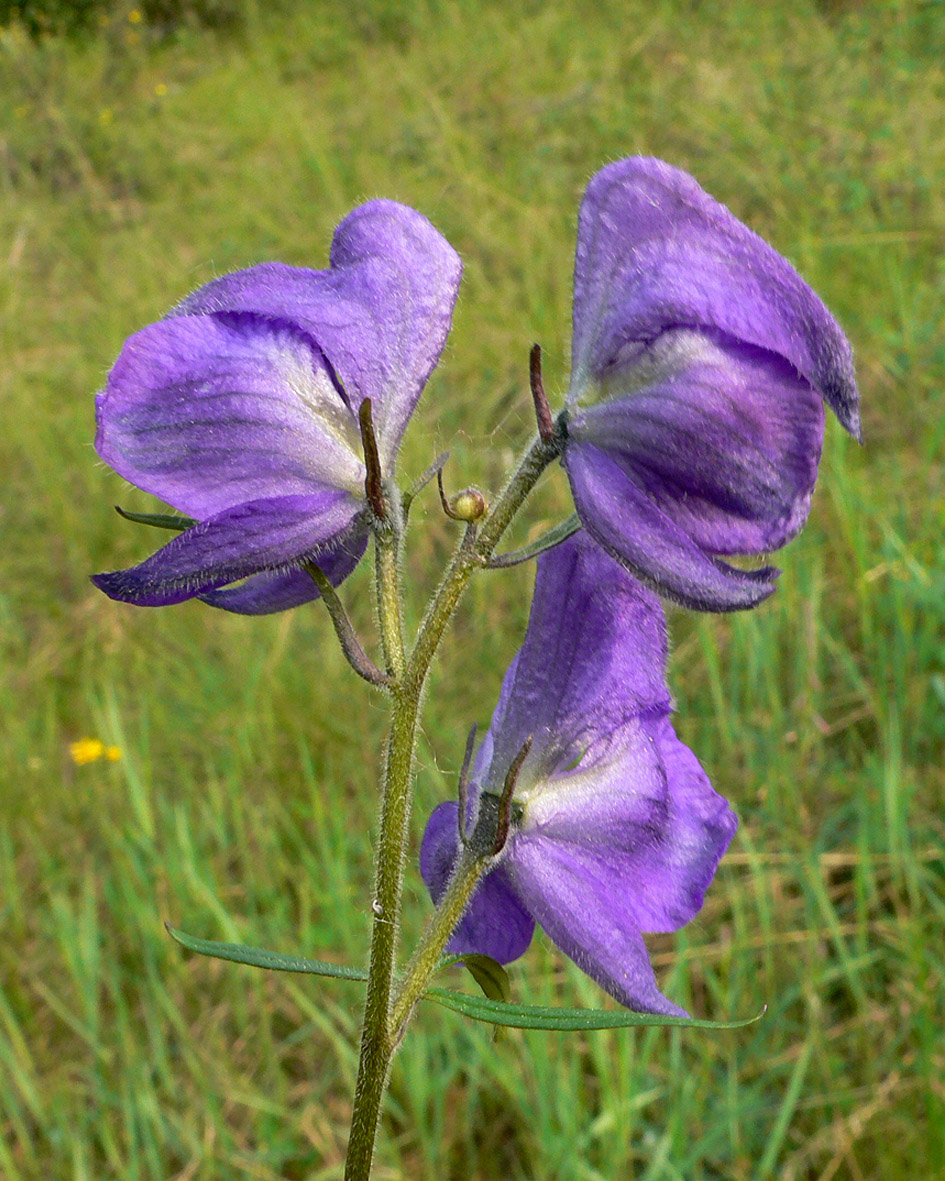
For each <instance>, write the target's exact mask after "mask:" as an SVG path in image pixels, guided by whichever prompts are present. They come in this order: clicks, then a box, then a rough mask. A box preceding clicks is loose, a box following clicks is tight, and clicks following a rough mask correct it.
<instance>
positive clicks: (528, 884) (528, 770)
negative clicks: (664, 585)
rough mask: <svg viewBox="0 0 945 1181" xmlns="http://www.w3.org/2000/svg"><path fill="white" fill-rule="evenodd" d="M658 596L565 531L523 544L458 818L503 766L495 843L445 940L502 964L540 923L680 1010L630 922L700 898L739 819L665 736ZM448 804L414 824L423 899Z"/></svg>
mask: <svg viewBox="0 0 945 1181" xmlns="http://www.w3.org/2000/svg"><path fill="white" fill-rule="evenodd" d="M665 665H666V625H665V620H664V617H663V612H662V608H661V606H660V603H659V600H658V599H657V598H656V597H655V596H654V595H653V594H651V593H650V592H649V591H647V590H646V589H645V588H644V587H642V586H641V585H640V584H639V583H638V582H637V581H636V580H635V579H634V578H632V577H631V576H630V575H629V574H627V572H626V571H625V570H624V569H622V567H621V566H619V565H618V564H617V563H616V562H614V561H613V560H612V559H611V558H609V557H608V556H607V555H606V554H605V553H603V551H602V550H601V549H600V548H599V547H598V546H596V545H594V544H593V543H591V542H590V541H589V540H588V539H587V536H586V534H585V533H584V532H583V531H581V532H579V533H577V534H575V535H574V536H573V537H572V538H570V539H569V540H568V541H566V542H564V543H562V544H561V545H559V546H558V547H556V548H555V549H552V550H549V551H547V552H546V553H544V554H542V556H541V557H540V558H539V559H538V570H537V575H536V579H535V597H534V600H533V603H532V609H531V616H530V618H529V622H528V629H527V632H526V635H525V642H524V644H523V645H522V648H521V650H520V651H519V653H518V655H517V656H516V657H515V659H514V661H513V662H512V665H511V666H510V668H509V670H508V672H507V673H506V675H505V679H504V681H503V683H502V691H501V694H500V696H499V703H498V705H497V706H496V710H495V713H494V715H493V718H492V723H491V725H490V728H489V731H488V732H487V734H486V736H485V738H484V740H483V742H482V745H481V747H480V749H479V752H478V754H477V758H476V762H475V766H474V770H473V774H472V778H471V783H470V791H469V796H468V805H467V809H466V815H465V816H464V818H463V826H462V827H463V833H464V838H468V837H470V835H471V834H472V833H473V832H474V831H475V827H476V823H477V819H478V817H479V816H480V814H482V813H483V811H484V807H483V805H484V801H486V800H487V797H492V804H493V806H494V800H495V797H497V796H499V795H501V792H502V789H503V785H504V783H505V781H506V776H507V775H508V772H509V768H510V766H511V765H512V763H513V761H514V760H515V758H516V755H518V754H519V753H520V752H521V750H522V748H523V747H524V745H525V743H526V742H527V740H528V739H529V738H531V746H530V748H529V751H528V754H527V756H526V757H525V760H524V762H523V763H522V765H521V768H520V770H519V772H518V776H517V778H516V780H515V788H514V795H513V797H512V812H511V815H512V822H511V828H510V833H509V837H508V840H507V841H506V844H505V846H504V848H503V849H502V851H501V852H500V853H499V855H498V857H497V858H496V860H495V862H494V863H493V864H494V867H493V868H492V869H491V871H490V872H489V873H488V876H486V877H485V878H484V879H483V880H482V882H481V883H480V885H479V887H478V888H477V890H476V893H475V894H474V895H473V898H472V900H471V902H470V905H469V907H468V909H467V911H466V913H465V914H464V916H463V918H462V919H461V921H460V923H459V924H458V926H457V928H456V930H455V932H454V934H453V936H452V939H451V942H450V945H449V950H450V951H451V952H454V953H456V954H463V953H464V952H465V953H472V952H479V953H481V954H485V955H491V956H492V957H493V958H495V959H497V960H499V961H500V962H502V963H508V962H509V961H510V960H513V959H515V958H517V957H518V956H520V955H521V954H522V953H523V952H524V951H525V949H526V948H527V947H528V944H529V942H530V940H531V937H532V932H533V930H534V926H535V923H536V922H537V923H539V924H540V925H541V927H542V928H543V929H544V930H545V932H546V933H547V934H548V935H549V936H550V937H551V939H552V940H553V941H554V942H555V943H556V944H557V945H558V947H560V948H561V950H562V951H563V952H564V953H565V954H566V955H568V956H570V958H571V959H573V960H574V962H575V963H576V964H577V965H578V966H579V967H580V968H581V969H582V970H583V971H584V972H586V973H587V974H588V975H589V976H590V977H592V978H593V979H594V980H596V981H597V982H598V984H600V985H601V986H602V987H603V988H604V989H606V990H607V992H609V993H610V994H611V995H612V996H614V997H616V999H617V1000H619V1001H620V1002H621V1003H622V1004H624V1005H627V1006H628V1007H629V1008H631V1009H635V1010H638V1011H641V1012H652V1013H663V1014H670V1015H673V1014H675V1015H679V1014H682V1013H683V1010H682V1009H680V1008H679V1007H678V1006H677V1005H675V1004H673V1003H672V1002H671V1001H669V1000H667V999H666V997H665V996H663V994H662V993H661V992H660V991H659V989H658V987H657V985H656V980H655V977H654V975H653V970H652V968H651V966H650V962H649V958H648V956H647V952H646V948H645V946H644V942H643V938H642V935H641V932H643V931H650V932H655V931H674V930H676V929H677V928H679V927H681V926H682V925H683V924H685V923H687V922H688V921H689V920H690V919H691V918H692V917H693V915H695V914H696V912H697V911H698V910H699V908H700V907H701V905H702V900H703V896H704V894H705V891H706V889H707V888H708V886H709V883H710V882H711V880H712V877H713V875H714V873H715V869H716V866H717V865H718V862H719V860H720V858H721V857H722V854H723V853H724V852H725V850H726V848H727V847H728V844H729V841H730V840H731V838H732V836H733V834H734V832H735V828H736V825H737V821H736V819H735V816H734V814H733V813H732V811H731V809H730V808H729V806H728V804H727V803H726V802H725V800H724V799H722V797H721V796H719V795H717V794H716V793H715V791H714V790H713V789H712V786H711V784H710V783H709V781H708V779H707V778H706V776H705V773H704V772H703V770H702V768H701V767H700V766H699V763H698V762H697V761H696V758H695V756H694V755H693V754H692V752H691V751H690V750H689V749H688V748H687V747H685V746H684V745H683V744H682V743H681V742H680V741H679V739H678V738H677V737H676V735H675V733H674V731H673V728H672V725H671V724H670V721H669V714H670V711H671V708H672V703H671V701H670V697H669V692H668V690H667V688H666V682H665ZM458 812H459V808H458V805H457V804H455V803H452V802H450V803H444V804H440V805H439V807H438V808H436V810H435V811H434V812H433V814H432V816H431V817H430V820H429V822H428V824H427V828H426V831H425V833H424V837H423V843H422V847H421V851H420V868H421V872H422V874H423V878H424V881H425V882H426V884H427V886H428V888H429V890H430V893H431V895H432V896H433V899H434V901H437V900H438V899H439V898H440V897H441V895H442V893H443V891H444V890H445V888H446V885H447V882H448V880H449V877H450V873H451V871H452V868H453V866H454V865H455V863H456V860H457V856H458V851H459V831H458V830H459V824H458V819H459V817H458Z"/></svg>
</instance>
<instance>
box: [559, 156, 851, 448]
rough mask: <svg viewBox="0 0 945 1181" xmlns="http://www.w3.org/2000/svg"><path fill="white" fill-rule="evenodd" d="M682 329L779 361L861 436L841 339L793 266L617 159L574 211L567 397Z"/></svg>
mask: <svg viewBox="0 0 945 1181" xmlns="http://www.w3.org/2000/svg"><path fill="white" fill-rule="evenodd" d="M679 327H690V328H700V329H709V330H717V331H719V332H722V333H724V334H725V335H726V336H728V337H730V338H731V339H732V340H733V341H739V342H742V343H744V344H749V345H754V346H756V347H757V348H760V349H765V350H767V351H769V352H772V353H775V354H777V355H778V356H780V357H782V358H783V359H784V360H785V361H787V362H788V363H789V364H790V365H792V366H793V368H794V369H795V370H796V371H797V372H798V373H799V374H800V375H801V376H802V377H803V378H804V379H805V380H806V381H808V382H809V383H810V385H811V386H812V387H813V388H814V389H815V390H817V391H818V392H819V393H820V394H821V395H822V397H823V398H824V399H825V401H826V402H827V403H828V405H830V406H831V407H832V408H833V410H834V411H835V413H836V414H837V417H838V418H839V419H840V421H841V423H842V424H843V425H844V427H846V429H847V430H848V431H850V433H851V434H853V435H854V436H855V437H856V438H859V437H860V420H859V411H858V405H857V392H856V381H855V377H854V373H853V359H852V354H851V351H850V345H849V342H848V341H847V339H846V337H845V336H844V334H843V332H842V331H841V329H840V327H839V325H838V324H837V322H836V321H835V320H834V318H833V317H832V316H831V315H830V313H829V312H828V311H827V309H826V307H825V306H824V304H823V303H822V301H821V300H820V298H819V297H818V296H817V295H816V294H815V293H814V292H813V291H812V290H811V288H810V287H808V285H807V284H806V283H805V282H804V281H803V279H802V278H801V277H800V275H798V273H797V272H796V271H795V270H794V268H793V267H792V266H791V265H790V263H788V262H787V260H786V259H784V258H782V257H781V256H780V255H779V254H778V253H777V252H776V251H775V250H773V249H772V248H771V247H770V246H769V245H768V244H767V243H766V242H764V241H763V240H762V239H761V238H759V237H758V236H757V235H756V234H754V233H753V232H752V231H751V230H749V229H748V227H747V226H745V225H743V224H742V223H741V222H740V221H738V219H737V218H736V217H734V216H733V214H732V213H731V212H730V211H729V210H728V209H726V208H725V206H724V205H721V204H719V202H718V201H715V200H714V199H713V198H712V197H710V196H709V195H708V193H706V192H705V191H704V190H703V189H702V188H700V186H699V185H698V184H697V183H696V181H695V180H693V178H692V177H691V176H689V175H688V174H687V173H685V172H682V171H681V170H679V169H678V168H673V167H671V166H670V165H668V164H665V163H663V162H662V161H660V160H654V159H649V158H646V157H634V158H631V159H628V160H621V161H619V162H618V163H616V164H611V165H609V166H608V167H606V168H604V169H602V170H601V171H600V172H598V173H597V175H596V176H595V177H594V178H593V179H592V180H591V183H590V184H589V185H588V188H587V193H586V195H585V197H584V201H583V204H582V206H581V212H580V218H579V224H578V244H577V255H576V261H575V270H574V340H573V347H572V356H573V360H572V365H573V373H572V383H571V392H570V394H569V400H571V401H574V400H578V401H580V400H581V399H582V396H583V395H584V394H585V392H586V388H587V386H588V383H589V382H590V381H591V380H594V379H596V378H598V377H599V376H600V375H601V374H602V373H604V372H605V371H606V370H607V369H608V368H609V367H610V366H611V365H613V364H614V363H619V362H620V360H621V356H622V355H624V354H625V353H626V350H627V349H628V346H631V345H632V344H633V343H634V342H637V343H648V342H651V341H653V340H655V339H656V338H657V337H658V336H659V335H660V334H661V333H662V332H665V331H667V330H668V329H674V328H679Z"/></svg>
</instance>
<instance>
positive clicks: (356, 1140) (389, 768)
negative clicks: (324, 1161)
mask: <svg viewBox="0 0 945 1181" xmlns="http://www.w3.org/2000/svg"><path fill="white" fill-rule="evenodd" d="M559 452H560V446H559V444H558V442H557V440H549V441H545V442H543V441H542V440H541V439H535V440H534V441H533V443H532V445H531V447H529V449H528V451H527V452H526V453H525V455H524V457H523V459H522V461H521V463H520V464H519V466H518V468H517V469H516V470H515V472H514V473H513V475H512V477H511V478H510V480H509V482H508V483H507V484H506V486H505V488H504V489H503V490H502V492H501V493H500V494H499V497H498V499H497V500H496V502H495V504H494V505H493V506H492V509H491V510H490V511H489V513H488V514H487V515H486V517H485V519H484V520H483V521H482V523H481V525H480V526H479V528H478V531H475V532H474V531H473V527H472V526H470V527H469V528H468V529H467V533H466V536H465V537H464V539H463V541H462V543H461V544H460V545H459V547H458V548H457V550H456V552H455V554H454V555H453V559H452V561H451V562H450V565H449V568H448V569H447V571H446V574H445V576H444V578H443V581H442V582H441V583H440V586H439V589H438V590H437V593H436V595H435V596H434V598H433V601H432V603H431V604H430V607H429V610H428V611H427V614H426V616H425V617H424V620H423V623H422V624H421V625H420V630H419V632H418V635H417V640H416V643H415V645H414V649H413V651H412V652H411V653H410V656H409V657H405V655H404V649H403V638H402V637H403V624H402V610H401V596H400V589H399V553H398V546H399V540H400V539H399V536H398V533H397V532H394V533H392V534H391V535H390V536H387V535H379V536H378V542H377V586H378V595H377V605H378V616H379V624H380V631H381V636H382V640H383V646H384V655H385V658H386V661H387V665H388V669H387V671H388V672H389V673H391V674H393V676H394V677H395V678H396V683H395V684H394V686H393V687H392V689H391V696H392V698H393V707H392V715H391V725H390V733H389V737H388V742H387V754H386V760H385V765H384V778H383V787H382V801H381V820H380V833H379V836H378V848H377V866H376V876H375V888H374V902H373V910H374V927H373V932H372V935H371V962H370V970H369V977H368V985H367V999H366V1001H365V1008H364V1026H363V1029H362V1034H361V1060H360V1064H359V1067H358V1081H357V1085H356V1087H355V1094H354V1110H353V1112H352V1117H351V1136H350V1139H349V1141H348V1155H347V1158H346V1161H345V1181H367V1179H368V1178H369V1176H370V1172H371V1160H372V1158H373V1156H374V1142H375V1139H376V1137H377V1125H378V1121H379V1119H380V1112H381V1103H382V1101H383V1098H384V1091H385V1089H386V1087H387V1078H388V1075H389V1073H390V1065H391V1060H392V1058H393V1054H394V1050H395V1049H396V1046H397V1040H398V1038H399V1037H400V1036H401V1034H402V1032H403V1030H402V1028H400V1029H399V1028H398V1027H397V1025H395V1024H394V1022H393V1020H392V1014H391V994H392V989H393V980H394V969H395V966H396V953H397V933H398V927H399V923H400V909H401V898H402V894H403V878H404V862H405V859H406V850H407V836H408V823H409V820H410V785H411V779H412V773H413V754H414V746H415V742H416V733H417V721H418V717H419V713H420V703H421V700H422V698H423V688H424V685H425V683H426V678H427V673H428V672H429V669H430V663H431V661H432V659H433V656H434V655H435V653H436V650H437V647H438V646H439V643H440V640H441V639H442V636H443V632H444V631H445V629H446V625H447V623H448V622H449V621H450V619H451V618H452V615H453V613H454V611H455V610H456V607H457V605H458V603H459V600H460V598H461V597H462V594H463V591H464V590H465V589H466V585H467V583H468V582H469V579H470V577H471V576H472V573H473V571H474V570H476V569H478V568H480V567H481V566H482V564H483V562H484V561H486V560H488V558H489V557H490V556H491V555H492V552H493V550H494V549H495V547H496V545H497V544H498V542H499V539H500V538H501V537H502V534H503V533H504V532H505V530H506V529H507V528H508V526H509V524H510V523H511V521H512V518H513V517H514V516H515V514H516V512H518V510H519V509H520V508H521V506H522V504H523V502H524V501H525V498H526V497H527V496H528V494H529V492H531V490H532V488H534V486H535V483H536V482H537V480H538V477H539V476H540V475H541V473H542V472H543V471H544V469H545V468H546V467H547V466H548V464H549V463H550V462H551V461H552V460H553V459H555V458H556V457H557V455H558V454H559ZM449 934H450V932H449V931H445V932H444V933H443V937H442V938H443V943H444V944H445V942H446V939H448V937H449ZM428 975H429V973H427V976H428ZM398 1016H399V1017H401V1023H402V1024H405V1022H403V1014H398Z"/></svg>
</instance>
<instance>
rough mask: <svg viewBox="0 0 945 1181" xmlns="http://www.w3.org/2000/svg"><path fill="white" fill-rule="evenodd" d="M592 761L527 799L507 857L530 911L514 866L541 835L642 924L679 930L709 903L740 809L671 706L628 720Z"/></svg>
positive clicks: (541, 839)
mask: <svg viewBox="0 0 945 1181" xmlns="http://www.w3.org/2000/svg"><path fill="white" fill-rule="evenodd" d="M588 764H589V765H587V766H585V765H584V764H579V765H578V766H577V767H576V768H574V769H573V770H571V771H569V772H567V773H565V774H559V775H556V776H554V777H552V778H551V779H549V780H548V781H547V782H545V783H543V784H541V785H538V786H536V788H535V789H534V791H533V792H532V793H527V794H526V796H525V797H524V799H523V801H522V802H523V803H524V805H525V814H524V819H523V820H522V822H521V826H520V829H519V831H518V833H517V834H516V837H515V842H514V845H513V848H512V850H511V852H510V854H509V858H508V865H509V874H510V875H511V877H512V880H513V881H514V882H515V884H516V888H517V889H518V890H519V892H520V894H521V897H522V899H523V901H524V902H525V904H526V905H527V906H528V907H529V909H532V904H531V899H530V897H529V895H528V892H527V888H526V886H525V885H524V884H523V882H522V880H521V879H520V876H519V874H518V870H517V868H516V867H517V865H518V863H519V859H520V854H521V852H522V850H524V849H525V847H526V845H529V844H530V843H531V842H533V841H539V842H541V844H542V848H547V846H548V844H549V843H554V844H555V845H556V846H558V847H560V848H567V850H568V857H569V858H570V862H571V864H572V865H573V866H574V867H575V872H577V871H578V869H580V871H581V872H582V873H583V874H584V875H585V876H587V877H588V878H589V879H593V880H594V881H596V882H599V883H600V884H601V888H602V889H605V892H606V893H608V894H609V895H610V896H611V897H612V898H613V901H614V905H619V906H620V907H621V908H622V911H623V912H624V914H625V916H626V919H627V922H628V923H632V925H633V926H635V927H636V929H637V930H640V931H651V932H652V931H675V930H677V929H678V928H679V927H681V926H683V925H684V924H685V923H688V922H689V921H690V919H692V918H693V916H694V915H695V914H696V913H697V912H698V911H699V909H700V908H701V906H702V901H703V898H704V896H705V892H706V890H707V889H708V887H709V884H710V882H711V881H712V878H713V876H714V875H715V870H716V867H717V866H718V863H719V861H720V860H721V858H722V856H723V854H724V853H725V850H726V849H727V848H728V846H729V843H730V842H731V839H732V837H733V836H734V834H735V830H736V828H737V824H738V822H737V820H736V818H735V815H734V813H733V812H732V810H731V809H730V808H729V806H728V803H727V802H726V801H725V800H724V799H723V798H722V797H721V796H720V795H718V794H717V793H716V792H715V791H714V790H713V788H712V785H711V784H710V783H709V780H708V778H707V777H706V775H705V772H704V771H703V770H702V768H701V767H700V765H699V763H698V760H697V759H696V758H695V756H694V755H693V754H692V752H691V751H690V750H689V748H688V747H686V746H684V745H683V744H682V743H681V742H680V741H679V739H678V738H677V737H676V733H675V731H674V730H673V727H672V724H671V723H670V721H669V719H668V717H667V716H666V715H665V713H664V714H656V713H654V714H650V715H648V716H645V717H642V718H640V719H638V720H637V719H635V720H632V721H628V722H627V723H625V725H624V726H623V727H622V728H621V730H620V732H619V737H618V736H616V735H615V736H614V737H613V738H612V740H611V742H610V744H609V750H608V752H607V755H606V757H605V758H601V759H598V760H588ZM549 888H550V887H549ZM536 917H538V916H537V913H536ZM539 921H541V920H540V919H539Z"/></svg>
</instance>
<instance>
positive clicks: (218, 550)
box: [92, 489, 363, 607]
mask: <svg viewBox="0 0 945 1181" xmlns="http://www.w3.org/2000/svg"><path fill="white" fill-rule="evenodd" d="M360 508H361V505H360V503H359V502H358V501H357V500H356V499H355V498H354V497H353V496H351V495H350V494H348V493H346V492H338V491H336V490H334V489H328V490H323V491H322V492H321V493H320V494H319V495H310V496H283V497H276V498H273V499H270V500H256V501H251V502H250V503H248V504H240V505H237V506H236V507H235V508H230V509H226V510H225V511H224V512H222V513H218V514H217V515H216V516H213V517H209V518H208V519H207V520H206V521H201V522H200V523H199V524H197V525H194V526H192V527H191V528H190V529H188V530H186V531H185V532H184V533H180V534H178V536H177V537H175V538H174V539H173V541H171V542H169V543H168V544H167V545H166V546H164V548H163V549H160V550H158V552H157V553H156V554H152V556H151V557H150V558H148V559H147V560H146V561H144V562H142V563H141V564H140V565H139V566H134V567H133V568H132V569H130V570H118V571H115V572H114V573H111V574H97V575H95V576H94V577H93V579H92V581H93V582H94V583H95V585H96V586H97V587H99V589H100V590H103V591H104V592H105V593H106V594H107V595H109V596H110V597H111V598H113V599H120V600H122V601H123V602H127V603H135V604H136V605H138V606H142V607H159V606H165V605H167V604H170V603H181V602H183V601H184V600H186V599H192V598H194V597H195V596H197V595H204V594H206V593H207V592H208V591H212V590H215V589H216V588H218V587H221V586H225V585H226V584H227V583H230V582H236V581H237V580H238V579H241V578H247V577H249V576H250V575H253V574H260V573H263V572H265V571H279V570H285V569H287V568H289V567H291V566H293V565H298V564H300V563H301V562H303V561H314V562H318V561H319V555H320V554H321V553H324V552H331V551H334V550H335V549H336V548H337V547H338V546H339V545H342V544H353V543H354V542H353V539H354V535H355V534H357V533H360V532H362V531H363V526H362V525H361V524H360V518H359V516H358V513H359V511H360Z"/></svg>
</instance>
